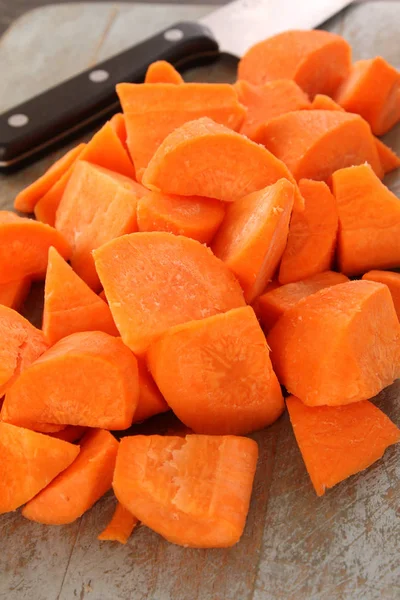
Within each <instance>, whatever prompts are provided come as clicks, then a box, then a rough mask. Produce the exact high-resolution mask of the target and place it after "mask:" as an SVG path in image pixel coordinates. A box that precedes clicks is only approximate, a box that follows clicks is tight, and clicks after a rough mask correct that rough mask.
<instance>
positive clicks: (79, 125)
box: [0, 0, 351, 169]
mask: <svg viewBox="0 0 400 600" xmlns="http://www.w3.org/2000/svg"><path fill="white" fill-rule="evenodd" d="M350 3H351V0H307V2H301V1H299V0H279V1H277V0H234V1H233V2H229V3H228V4H227V5H225V6H223V7H221V8H219V9H217V10H215V11H213V12H212V13H210V14H209V15H206V16H205V17H203V18H202V19H200V20H199V21H198V22H196V23H195V22H193V23H177V24H175V25H172V26H171V27H168V28H167V29H164V30H163V31H160V32H159V33H157V34H156V35H154V36H153V37H151V38H149V39H147V40H145V41H144V42H142V43H140V44H137V45H136V46H133V47H132V48H129V49H128V50H125V51H124V52H122V53H120V54H118V55H116V56H114V57H112V58H110V59H108V60H106V61H104V62H102V63H99V64H97V65H96V66H95V67H94V68H92V69H89V70H87V71H83V72H82V73H80V74H78V75H76V76H75V77H72V78H71V79H68V80H67V81H64V82H63V83H61V84H59V85H57V86H55V87H53V88H51V89H49V90H46V91H45V92H43V93H41V94H39V95H38V96H35V97H34V98H31V99H29V100H27V101H26V102H23V103H22V104H19V105H18V106H15V107H13V108H11V109H9V110H7V111H6V112H4V113H3V114H1V115H0V168H2V169H4V168H9V167H11V166H15V165H17V166H18V165H19V164H20V163H22V162H25V161H26V160H27V159H32V158H34V157H35V155H36V154H38V153H43V151H46V150H47V149H50V148H51V147H52V146H53V145H55V144H57V143H60V142H61V141H63V140H64V139H66V138H70V137H72V135H73V134H75V133H79V132H81V131H82V129H84V128H85V127H87V126H88V125H90V124H93V123H95V122H96V121H99V120H101V119H102V118H103V119H104V118H105V117H107V116H109V115H111V114H112V113H113V112H116V111H117V110H118V109H119V101H118V97H117V95H116V93H115V86H116V84H117V83H119V82H121V81H129V82H135V83H139V82H141V81H143V80H144V76H145V73H146V70H147V67H148V66H149V64H150V63H151V62H154V61H156V60H167V61H169V62H171V63H172V64H173V65H174V66H175V67H176V68H178V69H180V70H184V68H185V67H187V66H193V65H196V64H201V63H202V62H204V61H205V60H210V59H213V58H216V57H217V56H218V54H219V52H221V51H223V52H227V53H229V54H233V55H234V56H241V55H242V54H243V53H244V52H245V51H246V50H247V49H248V48H249V47H250V46H252V45H253V44H255V43H257V42H259V41H261V40H263V39H265V38H267V37H269V36H270V35H273V34H276V33H279V32H281V31H284V30H286V29H294V28H295V29H311V28H313V27H316V26H317V25H319V24H321V23H323V22H324V21H325V20H326V19H328V18H329V17H331V16H333V15H334V14H335V13H336V12H338V11H339V10H341V9H342V8H344V7H345V6H346V5H348V4H350Z"/></svg>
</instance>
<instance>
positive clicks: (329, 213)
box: [278, 179, 339, 284]
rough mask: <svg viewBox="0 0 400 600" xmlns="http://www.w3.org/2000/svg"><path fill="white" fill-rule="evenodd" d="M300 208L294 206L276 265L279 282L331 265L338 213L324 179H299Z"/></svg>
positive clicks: (291, 280)
mask: <svg viewBox="0 0 400 600" xmlns="http://www.w3.org/2000/svg"><path fill="white" fill-rule="evenodd" d="M299 190H300V194H301V195H302V196H303V198H304V203H305V207H304V209H303V210H302V211H299V210H294V211H293V214H292V219H291V221H290V227H289V237H288V241H287V245H286V248H285V251H284V253H283V256H282V261H281V266H280V268H279V277H278V279H279V283H281V284H284V283H291V282H293V281H300V280H301V279H306V278H307V277H311V275H316V274H317V273H322V272H323V271H327V270H329V269H330V268H331V267H332V263H333V258H334V253H335V248H336V238H337V232H338V225H339V217H338V211H337V206H336V200H335V198H334V196H333V195H332V194H331V191H330V189H329V188H328V186H327V185H326V184H325V183H324V182H323V181H312V180H311V179H301V180H300V182H299Z"/></svg>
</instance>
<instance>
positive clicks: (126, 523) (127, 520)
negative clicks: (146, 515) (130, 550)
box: [97, 502, 139, 544]
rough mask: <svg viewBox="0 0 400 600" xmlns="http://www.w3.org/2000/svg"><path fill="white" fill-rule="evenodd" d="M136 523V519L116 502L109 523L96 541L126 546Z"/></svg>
mask: <svg viewBox="0 0 400 600" xmlns="http://www.w3.org/2000/svg"><path fill="white" fill-rule="evenodd" d="M138 523H139V521H138V519H137V518H136V517H135V516H134V515H132V514H131V513H130V512H129V510H127V509H126V508H125V507H124V506H122V504H121V503H120V502H117V506H116V508H115V512H114V514H113V516H112V519H111V521H110V522H109V524H108V525H107V527H106V528H105V529H104V531H102V532H101V533H100V534H99V535H98V536H97V539H98V540H107V541H110V542H119V543H120V544H126V543H127V541H128V540H129V538H130V536H131V534H132V531H133V530H134V529H135V527H136V525H137V524H138Z"/></svg>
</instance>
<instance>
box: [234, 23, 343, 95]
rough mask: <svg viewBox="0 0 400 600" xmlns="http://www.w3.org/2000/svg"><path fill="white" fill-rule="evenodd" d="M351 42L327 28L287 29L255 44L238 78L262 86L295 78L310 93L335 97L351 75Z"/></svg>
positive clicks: (239, 70) (245, 58)
mask: <svg viewBox="0 0 400 600" xmlns="http://www.w3.org/2000/svg"><path fill="white" fill-rule="evenodd" d="M350 66H351V48H350V45H349V44H348V43H347V42H346V40H344V39H343V38H342V37H340V36H339V35H335V34H334V33H329V32H328V31H319V30H313V31H284V32H282V33H278V34H277V35H274V36H272V37H270V38H267V39H266V40H264V41H262V42H259V43H258V44H256V45H255V46H252V47H251V48H250V49H249V50H248V51H247V52H246V53H245V55H244V56H243V58H242V59H241V61H240V62H239V68H238V79H245V80H246V81H250V83H254V84H255V85H262V84H264V83H266V82H267V81H274V80H275V79H293V81H295V82H296V83H297V85H299V86H300V87H301V88H302V89H303V90H304V91H305V92H306V93H307V94H309V95H310V96H311V98H313V97H314V96H315V94H318V93H319V94H327V95H328V96H332V94H333V93H334V92H335V90H336V89H337V87H338V86H339V84H340V83H341V82H342V81H343V80H344V79H345V77H347V76H348V74H349V72H350Z"/></svg>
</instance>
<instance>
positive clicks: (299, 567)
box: [0, 0, 400, 600]
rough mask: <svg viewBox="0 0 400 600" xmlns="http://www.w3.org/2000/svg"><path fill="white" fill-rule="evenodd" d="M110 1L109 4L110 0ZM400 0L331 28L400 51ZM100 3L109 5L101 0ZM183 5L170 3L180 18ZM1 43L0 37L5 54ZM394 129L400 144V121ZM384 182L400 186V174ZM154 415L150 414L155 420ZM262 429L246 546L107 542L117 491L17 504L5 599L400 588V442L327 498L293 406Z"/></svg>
mask: <svg viewBox="0 0 400 600" xmlns="http://www.w3.org/2000/svg"><path fill="white" fill-rule="evenodd" d="M2 2H3V0H0V7H1V3H2ZM18 3H19V0H17V4H18ZM113 6H114V7H115V5H113ZM46 10H50V9H46ZM82 10H83V9H82ZM85 10H87V9H86V8H85ZM102 10H104V11H109V10H110V6H109V5H104V6H103V8H102ZM124 10H126V7H125V9H124ZM398 11H399V5H398V4H396V3H395V2H372V3H364V4H361V5H356V6H354V7H352V8H350V9H348V10H347V11H345V12H344V13H342V14H341V15H340V16H339V17H336V18H334V19H332V20H331V21H330V22H329V23H327V24H326V28H328V29H330V30H332V31H336V32H338V33H341V34H342V35H344V36H345V37H346V38H347V39H348V40H349V41H350V43H352V45H353V47H354V55H355V57H356V58H366V57H369V56H373V55H375V54H381V55H383V56H384V57H386V58H387V59H389V60H391V61H392V62H394V63H396V60H399V56H400V40H399V38H398ZM96 12H99V13H100V12H101V11H100V8H99V6H97V8H96ZM82 14H83V13H82ZM104 14H105V13H104V12H103V16H102V15H100V14H99V15H98V17H97V16H96V17H93V19H92V23H95V22H97V23H98V29H97V34H98V36H99V39H100V38H101V36H102V35H103V36H104V22H105V20H104ZM107 14H109V12H108V13H107ZM175 16H176V14H172V15H171V17H172V20H175ZM41 18H42V19H43V18H45V17H44V16H43V15H42V17H41ZM117 21H118V19H116V18H115V19H114V23H116V22H117ZM100 25H101V26H100ZM81 26H82V25H81ZM31 27H32V28H33V29H34V24H32V25H31ZM113 31H114V32H113ZM92 33H93V32H92ZM113 35H116V30H113V28H109V30H108V33H107V34H106V38H107V39H103V40H102V44H105V46H104V47H108V48H112V47H115V46H113V44H122V43H127V42H128V36H129V31H128V27H127V26H126V24H125V25H124V27H121V28H118V36H122V38H123V39H119V40H117V41H115V39H114V41H113V40H112V39H111V38H112V36H113ZM108 36H110V40H108ZM89 41H90V44H89V43H88V44H86V41H85V44H86V45H85V44H83V46H82V48H83V47H86V51H85V52H86V54H85V56H84V57H83V55H82V56H81V57H80V60H83V58H84V60H87V59H88V56H89V54H90V52H92V49H93V44H94V45H95V43H96V36H95V35H91V37H90V40H89ZM54 44H55V45H56V41H55V42H54ZM1 48H2V46H1V42H0V61H1ZM234 75H235V62H234V61H233V60H232V59H231V58H229V57H227V56H224V57H222V58H221V60H220V61H219V63H217V64H215V65H213V66H212V67H211V68H210V67H208V68H206V69H205V68H203V69H201V70H195V71H192V72H190V73H188V74H187V78H188V79H191V80H193V79H197V80H213V81H216V80H222V79H223V80H230V79H232V78H233V77H234ZM385 141H387V142H389V143H390V145H391V146H392V147H393V148H395V149H397V152H399V153H400V127H397V128H396V129H395V130H393V131H392V132H390V133H389V134H388V135H387V136H386V137H385ZM63 152H65V148H64V149H63V150H61V151H59V152H58V153H57V154H56V155H53V156H50V157H47V158H45V159H43V160H42V161H40V162H38V163H36V164H34V165H31V166H30V167H27V168H26V169H24V170H22V171H20V172H18V173H15V174H13V175H9V176H4V175H1V176H0V184H1V190H2V191H1V195H0V206H1V207H2V208H11V205H12V201H13V198H14V196H15V194H16V192H17V191H18V190H19V189H21V188H22V187H23V186H24V185H26V184H27V183H28V182H30V181H32V180H33V179H34V178H35V177H37V176H38V174H39V173H41V172H42V171H43V170H44V168H46V167H47V166H48V165H49V164H50V163H51V162H52V161H53V160H54V158H55V156H58V155H60V154H62V153H63ZM385 183H387V184H389V185H390V186H391V188H392V189H393V190H394V191H396V192H397V194H398V195H400V177H399V175H398V174H392V175H391V176H389V177H388V178H387V179H386V180H385ZM42 297H43V287H42V286H41V285H40V284H38V285H35V286H34V287H33V291H32V294H31V296H30V298H29V299H28V302H27V304H26V306H25V314H26V315H27V316H29V318H31V319H33V320H36V323H37V324H39V323H40V303H41V301H42ZM399 398H400V381H399V382H396V383H395V384H394V385H392V386H391V387H390V388H388V389H387V390H385V391H384V392H382V393H381V394H380V396H379V397H378V399H377V403H378V405H379V406H380V408H382V409H383V410H384V411H385V412H386V413H387V414H388V415H389V416H390V417H391V418H392V419H393V421H394V422H396V423H397V424H400V402H399ZM170 418H171V417H170V416H166V417H161V418H158V420H157V421H156V426H157V427H160V426H162V425H163V422H164V424H165V426H167V424H166V421H168V419H170ZM151 427H152V424H151V423H149V424H148V425H147V426H146V431H151ZM154 427H155V425H154ZM137 430H138V429H137V428H135V431H137ZM254 437H255V439H256V440H257V441H258V443H259V446H260V460H259V465H258V469H257V474H256V480H255V486H254V493H253V498H252V504H251V510H250V514H249V518H248V522H247V526H246V530H245V533H244V536H243V539H242V540H241V542H240V544H238V545H237V546H236V547H234V548H232V549H229V550H208V551H206V550H190V549H184V548H180V547H177V546H173V545H171V544H168V543H167V542H165V541H164V540H162V539H161V538H160V537H159V536H157V535H156V534H155V533H153V532H151V531H149V530H148V529H146V528H145V527H139V528H138V529H137V530H136V531H135V533H134V535H133V536H132V537H131V539H130V540H129V543H128V544H127V545H126V546H120V545H117V544H112V543H107V542H99V541H98V540H97V539H96V536H97V534H98V532H100V531H101V530H102V528H103V527H104V526H105V524H106V522H107V521H108V519H109V518H110V516H111V514H112V511H113V507H114V499H113V498H112V495H111V494H108V495H107V496H106V497H104V498H103V499H102V500H101V501H100V502H98V503H97V505H96V506H95V507H94V508H93V509H92V510H91V511H89V512H88V513H87V514H85V515H84V516H83V517H82V519H81V520H80V521H78V522H76V523H74V524H72V525H70V526H68V527H45V526H40V525H37V524H34V523H30V522H28V521H25V520H23V519H22V517H21V516H20V514H19V512H16V513H13V514H10V515H4V516H2V517H0V535H1V539H2V551H1V553H0V574H1V576H0V600H3V599H4V600H25V599H27V600H71V599H75V598H76V599H79V600H84V599H86V600H128V599H129V600H189V599H190V600H292V599H293V600H294V599H295V600H378V599H379V600H394V599H395V598H399V597H400V567H399V554H400V553H399V551H400V513H399V498H400V462H399V458H400V448H395V447H392V448H390V449H389V450H388V451H387V453H386V454H385V456H384V458H383V459H382V460H381V461H379V462H378V463H376V464H375V465H374V466H373V467H372V468H370V469H368V470H367V471H365V472H363V473H360V474H359V475H357V476H354V477H352V478H350V479H349V480H347V481H346V482H343V483H342V484H339V485H338V486H337V487H336V488H334V489H333V490H331V491H329V492H328V493H327V494H326V495H325V496H324V497H323V498H317V497H316V496H315V494H314V491H313V489H312V487H311V484H310V481H309V478H308V476H307V474H306V471H305V467H304V465H303V462H302V459H301V456H300V454H299V451H298V449H297V446H296V444H295V441H294V438H293V434H292V431H291V428H290V425H289V421H288V417H287V415H286V416H284V417H283V418H281V419H280V420H279V421H278V422H277V423H275V424H274V425H273V426H272V427H270V428H269V429H267V430H265V431H262V432H259V433H257V434H256V435H255V436H254Z"/></svg>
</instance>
